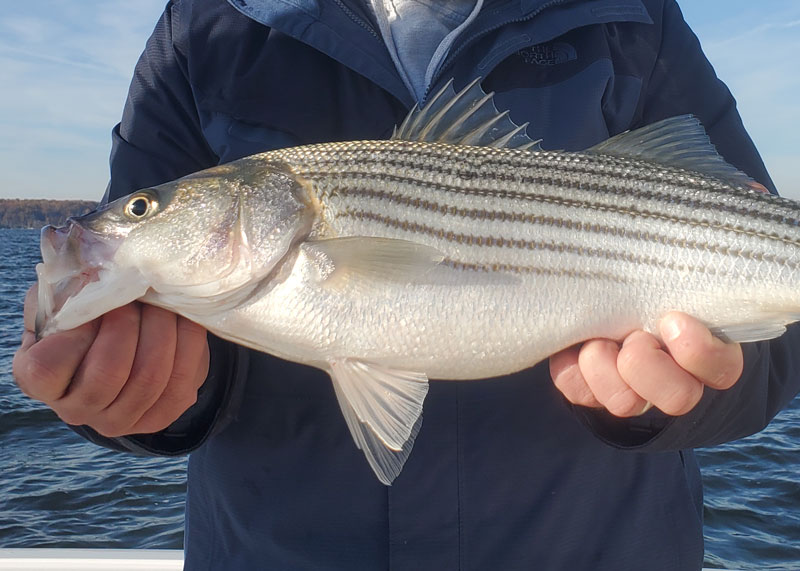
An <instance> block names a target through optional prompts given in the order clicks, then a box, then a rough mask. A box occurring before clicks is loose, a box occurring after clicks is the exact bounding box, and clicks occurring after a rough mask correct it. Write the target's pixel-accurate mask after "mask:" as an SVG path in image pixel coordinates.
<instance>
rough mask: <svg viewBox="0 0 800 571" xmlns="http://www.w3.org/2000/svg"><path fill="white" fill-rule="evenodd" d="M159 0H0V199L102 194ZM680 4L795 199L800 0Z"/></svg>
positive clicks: (783, 188) (687, 0)
mask: <svg viewBox="0 0 800 571" xmlns="http://www.w3.org/2000/svg"><path fill="white" fill-rule="evenodd" d="M220 1H224V0H220ZM165 4H166V1H165V0H30V1H28V2H6V3H4V6H3V10H2V14H0V86H2V87H0V198H53V199H57V198H58V199H61V198H79V199H87V200H97V199H99V198H100V197H101V196H102V194H103V191H104V189H105V186H106V182H107V180H108V153H109V150H110V147H111V135H110V131H111V128H112V127H113V126H114V125H115V124H116V123H117V122H118V121H119V118H120V115H121V112H122V107H123V104H124V102H125V94H126V92H127V89H128V84H129V83H130V77H131V74H132V72H133V67H134V65H135V64H136V60H137V58H138V57H139V54H140V53H141V51H142V49H143V48H144V44H145V41H146V40H147V37H148V36H149V35H150V32H151V31H152V29H153V27H154V26H155V23H156V21H157V19H158V17H159V16H160V14H161V12H162V10H163V8H164V5H165ZM680 5H681V7H682V9H683V12H684V15H685V17H686V19H687V21H688V22H689V23H690V25H691V26H692V27H693V29H694V31H695V33H696V34H697V35H698V37H699V38H700V41H701V44H702V46H703V49H704V50H705V52H706V55H707V56H708V58H709V59H710V60H711V62H712V64H713V65H714V67H715V69H716V70H717V74H718V75H719V77H720V78H722V79H723V81H725V82H726V83H727V84H728V86H729V87H730V89H731V91H732V92H733V94H734V96H735V97H736V99H737V102H738V105H739V111H740V113H741V115H742V118H743V120H744V124H745V126H746V127H747V129H748V131H749V133H750V135H751V136H752V138H753V140H754V141H755V143H756V146H757V147H758V149H759V151H760V152H761V155H762V157H763V158H764V161H765V163H766V164H767V168H768V170H769V172H770V174H771V175H772V178H773V180H774V181H775V183H776V185H777V187H778V190H779V191H780V192H781V194H783V195H785V196H788V197H791V198H795V199H798V200H800V169H798V168H797V167H798V166H800V58H798V56H797V54H800V0H762V1H761V2H753V1H752V0H681V1H680Z"/></svg>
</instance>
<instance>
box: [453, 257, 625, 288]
mask: <svg viewBox="0 0 800 571" xmlns="http://www.w3.org/2000/svg"><path fill="white" fill-rule="evenodd" d="M442 264H444V265H446V266H450V267H451V268H454V269H456V270H466V271H473V272H506V273H511V274H532V275H539V276H551V277H560V276H565V277H570V278H580V279H595V280H603V281H612V282H617V283H628V282H629V281H630V280H628V279H626V278H625V277H623V276H618V275H614V274H610V273H608V272H591V271H586V270H566V269H556V268H542V267H538V266H514V265H512V264H473V263H468V262H460V261H458V260H451V259H449V258H447V259H445V260H442Z"/></svg>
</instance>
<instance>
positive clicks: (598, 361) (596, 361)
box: [578, 339, 647, 417]
mask: <svg viewBox="0 0 800 571" xmlns="http://www.w3.org/2000/svg"><path fill="white" fill-rule="evenodd" d="M618 356H619V345H618V344H617V343H616V342H614V341H611V340H609V339H593V340H591V341H588V342H587V343H584V345H583V348H582V349H581V352H580V355H579V357H578V363H579V365H580V368H581V373H582V374H583V378H584V379H586V384H587V385H589V388H590V389H591V391H592V393H593V394H594V396H595V398H597V400H598V401H599V402H600V403H601V404H602V405H603V406H604V407H605V408H606V409H607V410H608V411H609V412H610V413H611V414H613V415H615V416H621V417H630V416H638V415H640V414H642V413H643V412H644V411H645V410H646V407H647V401H646V399H643V398H642V397H641V396H640V395H639V394H637V393H636V391H634V389H632V388H631V387H630V386H629V385H628V383H626V382H625V380H623V378H622V376H620V373H619V371H618V370H617V357H618Z"/></svg>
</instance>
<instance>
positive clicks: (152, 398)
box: [92, 304, 177, 437]
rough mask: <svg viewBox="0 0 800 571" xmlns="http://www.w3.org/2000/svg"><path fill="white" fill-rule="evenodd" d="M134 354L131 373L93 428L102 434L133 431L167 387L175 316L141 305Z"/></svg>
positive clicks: (174, 341)
mask: <svg viewBox="0 0 800 571" xmlns="http://www.w3.org/2000/svg"><path fill="white" fill-rule="evenodd" d="M140 315H141V322H140V327H139V336H138V343H137V346H136V353H135V356H134V360H133V365H132V366H131V370H130V376H129V377H128V379H127V381H126V382H125V384H124V385H123V387H122V390H121V391H120V392H119V394H118V395H117V396H116V398H115V399H114V400H113V402H111V404H109V405H108V406H107V407H106V408H105V409H104V410H102V411H101V412H100V413H99V414H98V417H97V419H96V420H94V421H93V423H92V427H93V428H94V429H95V430H97V431H98V432H100V433H101V434H102V435H104V436H108V437H117V436H122V435H125V434H131V433H132V427H133V426H134V425H135V424H136V423H137V422H138V420H139V419H140V418H141V417H142V416H143V415H144V414H145V413H146V412H147V410H148V409H149V408H150V407H152V406H153V404H154V403H155V402H156V401H157V400H158V399H159V397H160V396H161V395H162V393H163V392H164V390H165V389H166V387H167V383H168V381H169V378H170V373H171V372H172V364H173V361H174V360H175V346H176V338H177V330H176V321H177V316H176V315H175V314H174V313H172V312H171V311H167V310H166V309H161V308H159V307H155V306H152V305H146V304H145V305H142V306H141V311H140Z"/></svg>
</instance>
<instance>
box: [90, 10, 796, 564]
mask: <svg viewBox="0 0 800 571" xmlns="http://www.w3.org/2000/svg"><path fill="white" fill-rule="evenodd" d="M486 4H487V5H486V7H485V9H484V10H483V11H482V13H481V14H480V15H479V17H478V18H477V20H476V21H475V22H474V23H473V25H471V26H470V28H469V30H468V31H467V33H465V34H464V35H463V37H462V38H461V39H460V40H459V42H458V43H457V44H456V45H455V46H454V47H453V49H452V51H451V53H450V56H449V57H448V58H447V60H446V61H445V62H444V63H443V65H442V67H441V68H440V70H439V73H438V75H437V77H436V81H435V83H437V84H438V83H442V82H444V81H446V80H447V79H449V78H450V77H454V78H455V82H456V87H457V88H458V87H461V86H463V85H465V84H466V83H467V82H468V81H469V80H470V79H472V78H474V77H476V76H482V77H484V78H485V79H484V82H483V86H484V88H485V90H486V91H490V90H494V91H496V92H497V95H496V102H497V105H498V107H499V108H500V109H509V110H510V111H511V116H512V118H513V119H514V121H516V122H517V123H522V122H525V121H530V123H531V126H530V127H529V129H528V133H529V134H530V135H531V136H532V137H533V138H542V139H543V140H544V142H543V146H544V147H545V148H561V149H568V150H571V149H575V150H577V149H582V148H585V147H588V146H590V145H593V144H595V143H597V142H599V141H602V140H604V139H606V138H607V137H608V136H609V135H613V134H616V133H619V132H621V131H624V130H626V129H631V128H635V127H637V126H641V125H645V124H648V123H651V122H653V121H655V120H658V119H662V118H666V117H670V116H674V115H679V114H683V113H693V114H695V115H697V116H698V117H699V118H700V120H701V121H702V122H703V124H704V125H705V126H706V128H707V129H708V132H709V134H710V136H711V139H712V141H713V142H714V143H715V144H716V145H717V147H718V149H719V150H720V152H721V153H722V154H723V155H724V156H725V157H726V158H727V160H728V161H729V162H731V163H732V164H734V165H736V166H737V167H739V168H741V169H742V170H744V171H745V172H747V173H748V174H750V175H751V176H752V177H754V178H755V179H756V180H758V181H760V182H762V183H763V184H765V185H766V186H768V187H770V188H772V183H771V181H770V179H769V176H768V175H767V173H766V171H765V169H764V166H763V164H762V162H761V160H760V158H759V156H758V154H757V152H756V150H755V148H754V147H753V145H752V142H751V141H750V139H749V137H748V136H747V134H746V132H745V130H744V128H743V126H742V123H741V120H740V118H739V115H738V113H737V111H736V107H735V102H734V100H733V98H732V96H731V94H730V93H729V92H728V90H727V88H726V87H725V86H724V85H723V84H722V83H721V82H720V81H719V80H718V79H717V78H716V77H715V75H714V72H713V69H712V68H711V66H710V65H709V63H708V61H707V60H706V59H705V57H704V56H703V54H702V52H701V49H700V46H699V44H698V41H697V39H696V38H695V36H694V35H693V34H692V32H691V31H690V30H689V28H688V27H687V25H686V24H685V22H684V21H683V18H682V16H681V13H680V11H679V9H678V6H677V5H676V3H675V2H674V0H583V1H581V0H574V1H570V0H548V1H546V0H498V1H492V0H487V3H486ZM376 29H377V28H376V25H375V23H374V22H373V21H372V19H371V16H370V13H369V12H368V11H367V10H365V9H364V8H363V7H362V6H360V4H359V3H358V2H355V1H354V0H337V1H335V2H334V1H330V2H319V1H317V0H292V1H291V2H288V1H283V2H279V1H277V0H274V1H267V0H229V2H226V1H225V0H173V1H172V2H170V4H169V5H168V7H167V9H166V11H165V13H164V15H163V17H162V18H161V20H160V21H159V23H158V25H157V27H156V29H155V31H154V33H153V35H152V37H151V38H150V40H149V42H148V44H147V47H146V50H145V52H144V54H143V55H142V58H141V59H140V61H139V63H138V65H137V67H136V71H135V75H134V78H133V83H132V85H131V89H130V95H129V98H128V101H127V104H126V106H125V110H124V114H123V118H122V121H121V123H120V124H119V125H118V126H117V127H116V128H115V129H114V131H113V150H112V155H111V182H110V184H109V188H108V193H107V198H109V199H113V198H117V197H119V196H122V195H125V194H127V193H129V192H131V191H133V190H135V189H138V188H141V187H146V186H150V185H155V184H158V183H161V182H165V181H168V180H172V179H175V178H177V177H179V176H182V175H185V174H187V173H190V172H193V171H197V170H199V169H202V168H206V167H209V166H212V165H216V164H218V163H223V162H227V161H231V160H234V159H237V158H239V157H242V156H246V155H249V154H252V153H256V152H260V151H264V150H268V149H274V148H279V147H284V146H288V145H298V144H304V143H313V142H320V141H333V140H348V139H365V138H366V139H368V138H385V137H387V136H389V134H390V133H391V131H392V127H393V126H394V125H395V124H397V123H399V122H400V121H401V120H402V119H403V117H404V116H405V114H406V113H407V111H408V109H409V107H410V106H411V105H412V104H413V101H412V99H411V96H410V94H409V93H408V92H407V91H406V89H405V87H404V85H403V82H402V81H401V80H400V78H399V76H398V74H397V72H396V70H395V68H394V65H393V64H392V61H391V59H390V57H389V54H388V53H387V51H386V49H385V47H384V45H383V42H382V40H381V39H380V36H379V34H378V33H377V32H376ZM773 190H774V189H773ZM212 343H213V350H212V372H211V374H210V375H209V378H208V380H207V381H206V383H205V385H204V386H203V388H202V389H201V394H200V398H199V400H198V403H197V404H196V405H195V406H194V407H193V408H192V409H190V410H189V411H187V413H186V414H184V415H183V417H181V419H179V420H178V421H177V422H176V423H175V424H174V425H173V426H171V427H169V428H168V429H167V430H165V431H163V432H161V433H158V434H154V435H137V436H133V437H127V438H120V439H114V440H108V439H104V438H101V437H99V436H98V435H97V434H95V433H93V432H92V431H91V430H90V429H88V428H86V427H81V428H79V429H78V430H79V431H80V432H81V433H83V434H84V435H85V436H87V437H88V438H90V439H92V440H94V441H96V442H99V443H102V444H104V445H107V446H112V447H115V448H118V449H122V450H129V451H135V452H144V453H153V454H183V453H186V452H188V451H192V454H191V459H190V462H189V474H188V482H189V485H188V496H187V508H186V540H185V543H186V562H187V568H188V569H212V570H219V569H242V570H251V569H385V568H390V569H393V570H403V569H414V570H419V569H437V570H440V569H477V570H481V569H506V570H510V569H591V570H594V571H599V570H606V569H607V570H620V569H640V568H646V569H650V570H655V569H674V570H680V571H686V570H689V569H697V568H700V566H701V564H702V559H703V539H702V489H701V482H700V476H699V471H698V467H697V465H696V462H695V459H694V455H693V453H692V452H691V448H693V447H697V446H707V445H713V444H716V443H720V442H723V441H728V440H732V439H735V438H739V437H742V436H745V435H747V434H751V433H753V432H756V431H758V430H760V429H761V428H763V427H764V426H765V425H766V424H767V423H768V422H769V420H770V419H771V418H772V417H773V416H774V415H775V414H776V413H777V411H778V410H780V408H782V407H783V406H785V405H786V404H787V403H788V402H789V401H790V399H791V398H792V397H793V396H794V395H795V394H796V393H797V392H798V389H799V388H800V376H798V374H797V372H798V358H797V357H796V356H795V355H796V353H797V351H795V350H793V347H796V346H797V343H798V330H797V329H796V328H795V329H790V331H789V332H788V333H787V334H786V335H784V336H783V337H782V338H780V339H777V340H774V341H772V342H763V343H757V344H750V345H747V346H745V347H744V353H745V370H744V374H743V377H742V379H741V380H740V382H739V383H738V384H737V385H736V386H735V387H734V388H733V389H731V390H729V391H725V392H717V391H712V390H707V391H706V393H705V394H704V397H703V399H702V401H701V402H700V404H699V405H698V406H697V407H696V408H695V409H694V410H693V411H692V412H690V413H689V414H687V415H685V416H683V417H680V418H668V417H666V416H664V415H663V414H661V413H659V412H658V411H651V412H649V413H647V414H646V415H644V416H642V417H639V418H636V419H632V420H623V419H615V418H613V417H611V416H610V415H608V414H606V413H601V412H597V411H591V410H587V409H580V408H576V407H572V406H570V405H569V404H568V403H567V402H566V401H565V400H564V399H563V398H562V397H561V396H560V394H559V393H558V392H557V390H556V389H555V388H554V386H553V383H552V381H551V380H550V377H549V374H548V369H547V364H546V363H543V364H539V365H538V366H536V367H534V368H532V369H530V370H526V371H522V372H520V373H518V374H514V375H510V376H507V377H503V378H498V379H492V380H485V381H470V382H450V383H448V382H432V383H431V388H430V392H429V395H428V397H427V400H426V402H425V410H424V423H423V425H422V430H421V432H420V434H419V437H418V438H417V441H416V444H415V447H414V451H413V453H412V454H411V457H410V459H409V460H408V462H407V464H406V466H405V468H404V470H403V472H402V473H401V475H400V476H399V477H398V478H397V480H396V481H395V483H394V485H392V486H391V487H388V488H387V487H385V486H383V485H381V484H380V483H379V482H378V481H377V480H376V478H375V477H374V475H373V474H372V471H371V470H370V468H369V466H368V465H367V463H366V461H365V460H364V458H363V456H362V455H361V453H360V452H359V451H358V450H357V449H356V448H355V446H354V445H353V442H352V439H351V437H350V434H349V433H348V430H347V428H346V425H345V423H344V420H343V418H342V416H341V414H340V412H339V407H338V405H337V403H336V399H335V397H334V393H333V390H332V387H331V384H330V382H329V380H328V378H327V376H326V375H325V374H324V373H322V372H320V371H318V370H316V369H312V368H309V367H305V366H301V365H297V364H294V363H288V362H285V361H281V360H279V359H277V358H274V357H271V356H269V355H265V354H261V353H257V352H252V351H247V350H244V349H242V348H240V347H236V346H234V345H232V344H229V343H227V342H222V341H220V340H217V339H213V340H212Z"/></svg>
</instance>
